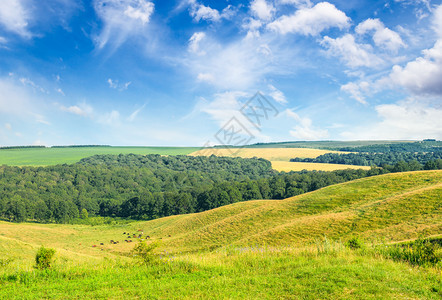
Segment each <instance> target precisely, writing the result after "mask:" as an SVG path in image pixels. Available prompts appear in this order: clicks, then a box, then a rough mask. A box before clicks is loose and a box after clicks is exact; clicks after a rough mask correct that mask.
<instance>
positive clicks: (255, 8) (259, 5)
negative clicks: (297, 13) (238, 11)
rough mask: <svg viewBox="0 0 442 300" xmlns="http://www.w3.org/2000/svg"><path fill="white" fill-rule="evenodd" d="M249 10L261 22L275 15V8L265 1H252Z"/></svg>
mask: <svg viewBox="0 0 442 300" xmlns="http://www.w3.org/2000/svg"><path fill="white" fill-rule="evenodd" d="M250 10H251V11H252V13H253V14H254V15H255V16H256V17H258V18H259V19H261V20H266V21H267V20H270V19H271V18H272V16H273V14H274V13H275V8H274V7H273V5H272V4H270V3H267V1H266V0H253V1H252V2H251V3H250Z"/></svg>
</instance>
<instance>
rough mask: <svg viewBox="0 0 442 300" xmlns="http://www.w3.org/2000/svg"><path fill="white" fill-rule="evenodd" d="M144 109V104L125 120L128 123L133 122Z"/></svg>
mask: <svg viewBox="0 0 442 300" xmlns="http://www.w3.org/2000/svg"><path fill="white" fill-rule="evenodd" d="M144 107H146V104H144V105H143V106H141V107H140V108H138V109H136V110H135V111H134V112H133V113H131V114H130V116H129V117H128V118H127V120H128V121H129V122H133V121H134V120H135V118H136V117H137V116H138V114H139V113H140V111H142V110H143V109H144Z"/></svg>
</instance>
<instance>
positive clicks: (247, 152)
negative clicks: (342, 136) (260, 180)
mask: <svg viewBox="0 0 442 300" xmlns="http://www.w3.org/2000/svg"><path fill="white" fill-rule="evenodd" d="M325 153H347V152H339V151H332V150H321V149H309V148H226V149H218V148H207V149H202V150H199V151H196V152H193V153H191V154H190V155H193V156H210V155H212V154H213V155H216V156H229V157H242V158H252V157H260V158H264V159H267V160H270V161H287V162H288V161H290V159H291V158H295V157H301V158H316V157H318V156H319V155H322V154H325Z"/></svg>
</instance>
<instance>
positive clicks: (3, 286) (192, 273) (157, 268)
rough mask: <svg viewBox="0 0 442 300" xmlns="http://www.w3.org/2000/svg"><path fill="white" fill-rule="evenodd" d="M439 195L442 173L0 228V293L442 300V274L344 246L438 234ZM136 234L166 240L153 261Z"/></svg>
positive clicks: (441, 204) (18, 295)
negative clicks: (49, 262)
mask: <svg viewBox="0 0 442 300" xmlns="http://www.w3.org/2000/svg"><path fill="white" fill-rule="evenodd" d="M441 199H442V171H420V172H409V173H396V174H387V175H382V176H376V177H371V178H364V179H360V180H356V181H353V182H347V183H343V184H338V185H335V186H330V187H326V188H323V189H321V190H318V191H315V192H312V193H308V194H303V195H299V196H296V197H292V198H288V199H285V200H271V201H270V200H261V201H249V202H242V203H235V204H232V205H228V206H224V207H220V208H217V209H214V210H211V211H206V212H202V213H198V214H189V215H179V216H172V217H167V218H162V219H158V220H153V221H148V222H134V223H129V224H113V225H112V224H109V225H100V226H86V225H55V224H49V225H48V224H29V223H27V224H12V223H7V222H0V264H1V265H2V268H0V298H11V297H12V298H14V297H16V298H19V299H23V298H26V299H41V298H63V299H66V298H112V299H122V298H127V297H129V298H153V299H186V298H197V299H198V298H199V299H202V298H204V299H207V298H229V299H257V298H259V299H275V298H284V299H288V298H294V299H354V298H357V299H440V297H441V296H442V281H441V277H440V269H434V268H416V267H411V266H410V265H408V264H406V263H402V262H394V261H391V260H388V259H385V258H383V257H382V256H379V255H375V254H374V253H371V252H366V250H363V249H362V250H360V251H356V250H350V249H348V248H346V247H345V246H344V245H343V244H342V243H341V242H339V240H342V241H346V240H348V239H349V238H351V237H360V238H362V239H363V240H364V241H365V242H366V243H367V244H371V243H380V242H387V243H389V242H397V241H403V240H408V239H415V238H417V237H418V236H440V235H441V234H442V202H441ZM139 230H142V231H143V232H144V235H146V234H147V235H149V236H150V240H155V241H159V242H161V245H160V248H159V249H158V250H157V252H158V253H161V259H160V260H159V261H158V262H157V263H154V264H150V265H148V266H145V265H137V264H135V263H134V261H133V259H132V258H130V257H128V254H129V253H130V250H131V249H132V248H133V247H134V244H135V243H126V242H124V240H125V239H127V237H126V235H124V234H123V233H127V232H129V233H131V234H133V233H136V234H138V233H139V232H141V231H139ZM324 236H326V237H327V238H326V239H324ZM110 240H117V241H119V242H120V243H118V244H116V245H114V244H111V243H110ZM134 240H135V239H134ZM100 243H103V245H100ZM40 245H45V246H46V247H52V248H55V249H56V251H57V254H56V261H55V263H54V266H53V268H52V269H51V270H49V271H38V270H34V269H33V268H32V265H33V264H34V261H33V257H34V255H35V253H36V250H37V249H38V247H40ZM94 245H95V246H96V247H93V246H94ZM11 295H13V296H11Z"/></svg>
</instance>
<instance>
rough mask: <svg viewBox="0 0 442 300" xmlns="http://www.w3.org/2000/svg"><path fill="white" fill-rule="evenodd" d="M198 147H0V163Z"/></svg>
mask: <svg viewBox="0 0 442 300" xmlns="http://www.w3.org/2000/svg"><path fill="white" fill-rule="evenodd" d="M198 149H200V148H197V147H64V148H23V149H0V165H3V164H5V165H10V166H49V165H57V164H72V163H76V162H78V161H79V160H80V159H82V158H85V157H89V156H92V155H97V154H129V153H133V154H141V155H147V154H160V155H187V154H189V153H191V152H194V151H196V150H198Z"/></svg>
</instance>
